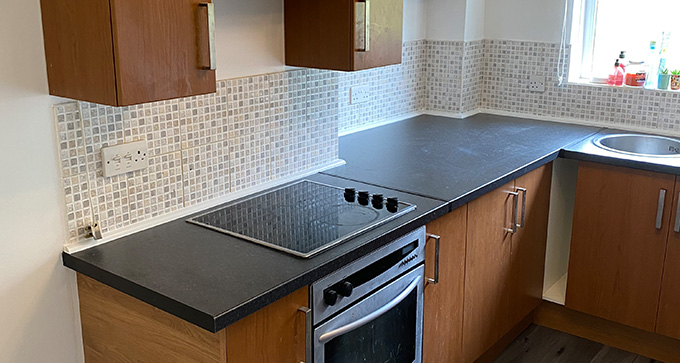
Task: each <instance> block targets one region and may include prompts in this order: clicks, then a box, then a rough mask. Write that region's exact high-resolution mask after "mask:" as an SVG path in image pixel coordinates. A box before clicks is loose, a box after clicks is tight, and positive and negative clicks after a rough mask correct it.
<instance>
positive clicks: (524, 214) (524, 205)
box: [515, 187, 527, 228]
mask: <svg viewBox="0 0 680 363" xmlns="http://www.w3.org/2000/svg"><path fill="white" fill-rule="evenodd" d="M515 189H517V192H522V221H521V222H520V223H519V228H524V227H525V226H526V217H527V190H526V188H520V187H517V188H515Z"/></svg>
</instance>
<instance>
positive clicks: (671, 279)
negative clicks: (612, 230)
mask: <svg viewBox="0 0 680 363" xmlns="http://www.w3.org/2000/svg"><path fill="white" fill-rule="evenodd" d="M679 193H680V178H677V179H676V182H675V192H674V193H673V204H672V213H671V215H672V218H671V226H670V227H671V228H672V229H671V231H670V233H669V235H668V246H667V247H666V262H665V264H664V272H663V283H662V284H661V299H660V301H659V314H658V317H657V321H656V332H657V333H659V334H663V335H667V336H669V337H671V338H675V339H680V219H679V218H680V213H678V206H680V204H679V203H680V194H679Z"/></svg>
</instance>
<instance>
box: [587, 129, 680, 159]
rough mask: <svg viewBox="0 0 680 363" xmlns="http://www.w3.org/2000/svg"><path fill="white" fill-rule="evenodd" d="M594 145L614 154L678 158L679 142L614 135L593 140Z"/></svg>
mask: <svg viewBox="0 0 680 363" xmlns="http://www.w3.org/2000/svg"><path fill="white" fill-rule="evenodd" d="M593 142H594V143H595V145H597V146H599V147H601V148H603V149H605V150H609V151H613V152H616V153H622V154H629V155H636V156H648V157H676V158H678V157H680V140H676V139H671V138H669V137H663V136H654V135H636V134H616V135H606V136H602V137H599V138H596V139H595V140H593Z"/></svg>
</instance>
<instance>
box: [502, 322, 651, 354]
mask: <svg viewBox="0 0 680 363" xmlns="http://www.w3.org/2000/svg"><path fill="white" fill-rule="evenodd" d="M494 362H495V363H659V361H656V360H653V359H649V358H645V357H641V356H639V355H636V354H633V353H629V352H626V351H623V350H619V349H616V348H612V347H608V346H605V345H602V344H600V343H595V342H592V341H590V340H587V339H583V338H579V337H576V336H573V335H569V334H566V333H562V332H559V331H557V330H552V329H548V328H545V327H542V326H538V325H531V326H530V327H529V328H527V330H525V331H524V332H523V333H522V335H520V336H519V337H518V338H517V339H515V341H514V342H512V344H510V346H509V347H508V348H507V349H506V350H505V351H504V352H503V353H502V354H501V355H500V356H499V357H498V358H496V360H495V361H494Z"/></svg>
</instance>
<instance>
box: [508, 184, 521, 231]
mask: <svg viewBox="0 0 680 363" xmlns="http://www.w3.org/2000/svg"><path fill="white" fill-rule="evenodd" d="M508 194H510V195H512V197H513V198H512V200H513V204H512V205H513V207H512V228H505V231H506V232H508V233H517V226H518V224H517V214H519V211H518V207H519V203H518V201H517V200H518V199H519V193H518V192H508Z"/></svg>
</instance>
